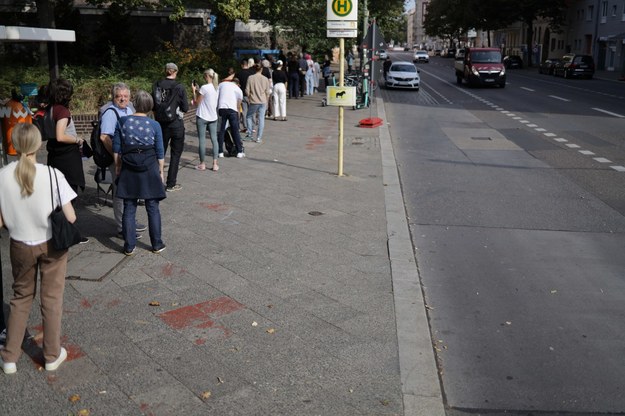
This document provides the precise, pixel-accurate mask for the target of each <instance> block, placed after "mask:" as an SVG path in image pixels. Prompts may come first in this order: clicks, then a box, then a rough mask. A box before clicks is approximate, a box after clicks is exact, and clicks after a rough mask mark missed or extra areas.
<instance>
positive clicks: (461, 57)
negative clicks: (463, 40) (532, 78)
mask: <svg viewBox="0 0 625 416" xmlns="http://www.w3.org/2000/svg"><path fill="white" fill-rule="evenodd" d="M454 69H455V71H456V82H457V83H458V84H462V80H465V81H466V82H467V84H469V85H498V86H500V87H501V88H505V86H506V68H505V67H504V65H503V63H502V62H501V51H500V50H499V49H497V48H465V49H460V50H459V51H458V53H457V54H456V61H455V63H454Z"/></svg>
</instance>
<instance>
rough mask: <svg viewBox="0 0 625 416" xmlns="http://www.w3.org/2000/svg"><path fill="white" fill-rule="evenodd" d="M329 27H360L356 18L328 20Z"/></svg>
mask: <svg viewBox="0 0 625 416" xmlns="http://www.w3.org/2000/svg"><path fill="white" fill-rule="evenodd" d="M327 28H328V29H358V22H357V21H355V20H328V26H327Z"/></svg>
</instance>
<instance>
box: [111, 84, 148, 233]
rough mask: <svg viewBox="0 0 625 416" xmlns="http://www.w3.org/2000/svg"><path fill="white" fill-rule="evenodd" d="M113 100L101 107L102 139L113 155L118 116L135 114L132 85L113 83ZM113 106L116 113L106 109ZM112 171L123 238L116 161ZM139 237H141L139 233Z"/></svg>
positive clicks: (139, 228)
mask: <svg viewBox="0 0 625 416" xmlns="http://www.w3.org/2000/svg"><path fill="white" fill-rule="evenodd" d="M111 99H112V100H111V102H109V103H107V104H105V105H104V106H102V107H101V108H100V115H101V119H100V140H101V141H102V143H103V144H104V147H105V148H106V150H108V152H109V153H110V154H111V156H114V155H113V135H114V134H115V129H116V128H117V119H118V117H124V116H129V115H131V114H133V113H134V112H135V111H134V106H133V105H132V103H131V101H130V87H128V85H126V84H125V83H123V82H117V83H115V84H113V87H112V88H111ZM109 108H112V109H113V111H115V112H116V113H117V115H115V114H114V113H113V111H106V110H107V109H109ZM109 170H110V172H111V179H112V181H113V217H114V218H115V223H116V224H117V235H118V237H122V238H123V234H122V215H123V214H124V200H123V199H121V198H119V197H118V196H117V181H116V179H117V177H116V175H115V161H113V163H112V164H111V166H109ZM147 228H148V227H147V226H145V225H143V224H137V227H136V229H137V231H139V232H140V231H145V230H147ZM137 237H140V236H139V235H137Z"/></svg>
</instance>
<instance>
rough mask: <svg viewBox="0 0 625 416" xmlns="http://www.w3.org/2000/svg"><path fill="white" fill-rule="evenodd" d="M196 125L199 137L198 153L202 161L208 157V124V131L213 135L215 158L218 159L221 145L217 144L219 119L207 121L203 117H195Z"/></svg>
mask: <svg viewBox="0 0 625 416" xmlns="http://www.w3.org/2000/svg"><path fill="white" fill-rule="evenodd" d="M195 125H196V126H197V137H198V141H199V143H198V153H199V155H200V163H204V159H205V157H206V126H208V132H209V134H210V136H211V142H212V143H213V160H217V158H218V157H219V145H218V144H217V120H215V121H206V120H204V119H203V118H201V117H196V118H195Z"/></svg>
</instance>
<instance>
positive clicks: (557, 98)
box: [549, 95, 571, 103]
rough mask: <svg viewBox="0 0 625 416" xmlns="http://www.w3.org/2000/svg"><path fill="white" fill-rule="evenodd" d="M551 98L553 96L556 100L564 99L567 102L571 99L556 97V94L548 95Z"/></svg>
mask: <svg viewBox="0 0 625 416" xmlns="http://www.w3.org/2000/svg"><path fill="white" fill-rule="evenodd" d="M549 97H551V98H555V99H556V100H560V101H566V102H567V103H569V102H571V100H567V99H566V98H562V97H558V96H557V95H549Z"/></svg>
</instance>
